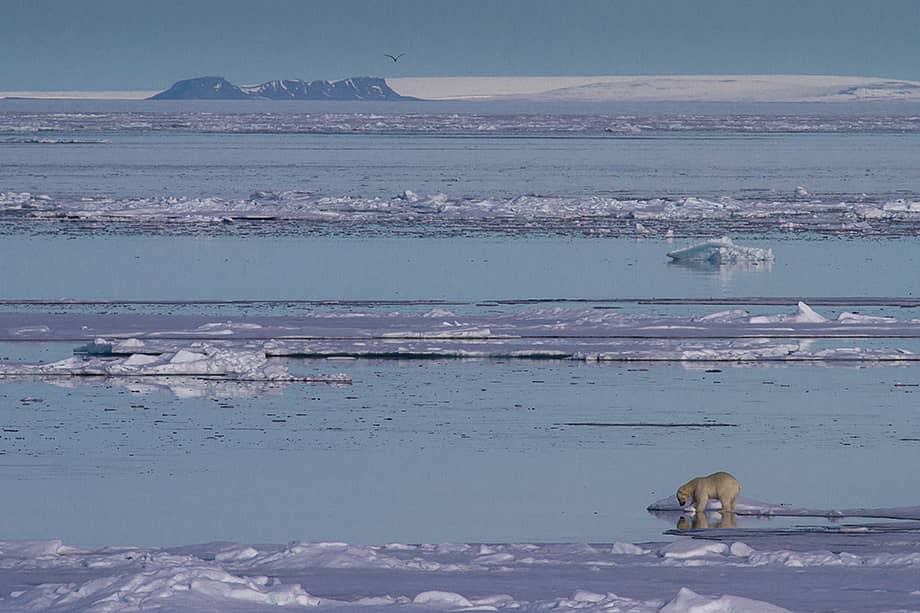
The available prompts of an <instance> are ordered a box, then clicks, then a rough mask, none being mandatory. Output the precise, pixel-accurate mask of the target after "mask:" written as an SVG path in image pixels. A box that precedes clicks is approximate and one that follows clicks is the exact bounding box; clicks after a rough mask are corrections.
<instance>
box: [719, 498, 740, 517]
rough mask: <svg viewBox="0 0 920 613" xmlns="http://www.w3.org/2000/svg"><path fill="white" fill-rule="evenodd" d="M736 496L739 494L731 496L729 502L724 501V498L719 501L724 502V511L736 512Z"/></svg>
mask: <svg viewBox="0 0 920 613" xmlns="http://www.w3.org/2000/svg"><path fill="white" fill-rule="evenodd" d="M736 498H737V496H732V497H731V498H729V499H728V501H727V502H726V501H724V500H722V499H721V498H720V499H719V501H720V502H721V503H722V511H724V512H726V513H734V512H735V499H736Z"/></svg>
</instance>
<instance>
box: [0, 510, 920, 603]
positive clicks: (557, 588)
mask: <svg viewBox="0 0 920 613" xmlns="http://www.w3.org/2000/svg"><path fill="white" fill-rule="evenodd" d="M745 504H746V505H748V507H757V506H758V505H761V506H766V507H767V508H776V507H781V505H768V504H766V503H753V504H752V502H751V501H747V502H746V503H745ZM889 511H897V510H889ZM900 511H901V514H902V515H904V516H909V515H911V513H912V514H913V516H914V518H915V519H920V507H913V508H912V509H901V510H900ZM903 524H904V522H894V523H892V522H889V523H888V524H884V525H882V524H876V525H872V526H866V527H865V528H866V529H864V530H858V531H854V530H852V529H851V528H850V527H848V526H845V525H841V526H840V528H839V529H837V530H833V529H826V528H825V529H822V530H812V531H810V532H809V533H807V534H805V535H804V536H805V537H807V538H805V539H802V538H799V539H798V540H796V538H797V537H795V536H790V535H789V534H788V533H784V532H783V531H771V530H769V529H767V530H726V529H717V530H709V531H702V530H695V531H693V533H692V534H693V537H694V538H686V537H682V538H679V539H677V540H675V541H672V542H666V543H643V544H638V545H637V544H629V543H614V544H605V545H601V544H595V545H588V544H491V545H484V544H462V543H454V544H424V545H409V544H402V543H392V544H388V545H382V546H363V545H350V544H347V543H323V542H319V543H306V542H294V543H291V544H289V545H286V546H279V545H244V544H234V543H211V544H204V545H189V546H181V547H174V548H141V547H107V548H103V549H97V550H88V549H80V548H76V547H67V546H65V545H63V544H62V543H61V541H22V542H0V610H3V611H36V610H48V611H74V612H90V611H92V612H115V611H141V610H156V611H167V612H171V611H267V610H276V609H277V607H279V606H283V607H291V608H306V607H309V608H315V609H320V608H322V609H330V610H342V609H343V608H347V609H348V610H355V609H360V610H374V611H382V610H388V611H402V610H407V611H469V610H477V611H509V612H510V611H535V612H536V611H540V612H545V611H551V610H556V611H559V610H562V611H565V610H571V609H578V610H583V611H598V612H600V611H605V612H615V611H624V612H625V611H632V612H641V613H651V612H664V613H689V612H702V611H744V612H754V613H757V612H763V613H776V612H779V611H785V610H787V609H790V610H835V611H865V610H877V611H884V610H915V609H916V608H917V606H918V605H920V600H918V598H917V594H916V579H917V570H918V569H920V553H918V550H920V528H918V527H917V526H916V525H915V524H909V523H908V524H907V527H906V528H905V527H904V525H903ZM911 526H913V527H911ZM801 535H802V534H801V533H799V536H800V537H801ZM699 537H706V538H699ZM835 539H836V540H835ZM880 569H882V570H883V572H879V570H880ZM853 584H858V585H859V586H860V589H859V590H856V591H853V590H848V589H846V587H845V586H847V585H853ZM776 585H783V590H782V591H777V590H775V586H776Z"/></svg>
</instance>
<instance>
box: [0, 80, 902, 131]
mask: <svg viewBox="0 0 920 613" xmlns="http://www.w3.org/2000/svg"><path fill="white" fill-rule="evenodd" d="M276 83H280V82H276ZM265 85H266V86H270V85H271V83H268V84H265ZM277 87H278V88H280V85H278V86H277ZM419 108H421V107H419ZM277 110H283V111H288V109H281V108H279V109H277ZM234 111H243V112H220V111H218V112H164V111H141V110H138V111H131V112H118V111H116V112H111V111H102V112H93V113H77V112H61V113H43V112H27V111H26V112H15V113H11V112H0V135H2V134H3V133H4V132H7V133H10V134H23V133H26V134H28V133H37V132H52V131H55V132H83V131H91V132H98V131H106V132H151V131H153V132H170V133H172V132H178V133H183V132H207V133H231V134H238V133H248V134H303V133H306V134H310V133H319V134H353V133H365V134H387V133H411V134H431V135H444V134H475V135H483V134H489V135H516V134H534V135H540V134H596V135H607V136H609V137H610V138H615V137H616V136H617V135H620V134H622V135H625V136H634V135H635V134H641V133H656V132H666V133H684V132H720V133H739V134H752V133H767V134H788V133H854V132H856V133H861V132H865V133H868V132H873V133H892V134H902V133H916V132H920V117H918V116H917V115H915V114H902V115H836V116H835V115H830V116H829V115H809V114H807V113H797V114H789V115H782V114H727V115H712V114H694V113H681V114H666V113H659V114H655V115H635V114H552V113H528V114H515V113H510V114H496V113H481V114H478V113H475V112H472V113H470V112H464V113H456V112H443V113H430V112H429V113H426V112H420V113H386V112H382V111H381V112H373V113H367V112H365V113H354V112H341V113H339V112H335V113H328V112H316V113H296V112H269V113H264V112H245V111H246V109H245V108H236V109H234Z"/></svg>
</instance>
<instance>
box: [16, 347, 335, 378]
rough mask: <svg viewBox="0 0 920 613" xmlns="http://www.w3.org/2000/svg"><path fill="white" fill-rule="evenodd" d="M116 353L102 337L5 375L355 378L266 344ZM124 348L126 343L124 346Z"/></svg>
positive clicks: (25, 365) (24, 365) (22, 365)
mask: <svg viewBox="0 0 920 613" xmlns="http://www.w3.org/2000/svg"><path fill="white" fill-rule="evenodd" d="M128 346H134V347H135V348H136V349H137V352H125V353H114V350H115V349H119V348H122V347H120V345H119V344H113V343H110V342H107V341H106V340H105V339H97V340H96V342H94V343H91V344H89V345H84V346H82V347H78V348H77V351H76V353H77V355H74V357H71V358H66V359H63V360H59V361H57V362H51V363H47V364H20V365H3V366H0V375H40V376H49V375H70V376H108V377H162V376H180V377H221V378H226V379H233V380H239V381H306V382H328V383H350V382H351V378H350V377H349V376H348V375H323V376H299V375H295V374H292V373H291V372H289V370H288V368H287V367H286V366H285V365H283V364H281V363H279V362H278V361H277V360H272V359H271V358H269V357H268V356H266V354H265V350H264V348H262V347H261V346H259V347H239V346H225V347H222V346H216V345H212V344H208V343H193V344H192V345H190V346H187V347H176V348H173V349H172V350H170V351H163V352H158V353H142V352H141V351H142V350H143V346H142V345H141V346H138V345H137V343H136V342H133V343H128ZM122 349H123V348H122Z"/></svg>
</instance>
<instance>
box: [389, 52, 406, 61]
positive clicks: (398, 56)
mask: <svg viewBox="0 0 920 613" xmlns="http://www.w3.org/2000/svg"><path fill="white" fill-rule="evenodd" d="M384 55H385V56H387V57H388V58H390V59H391V60H393V61H394V62H398V61H399V58H401V57H402V56H404V55H406V54H405V53H400V54H399V55H390V54H389V53H384Z"/></svg>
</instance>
